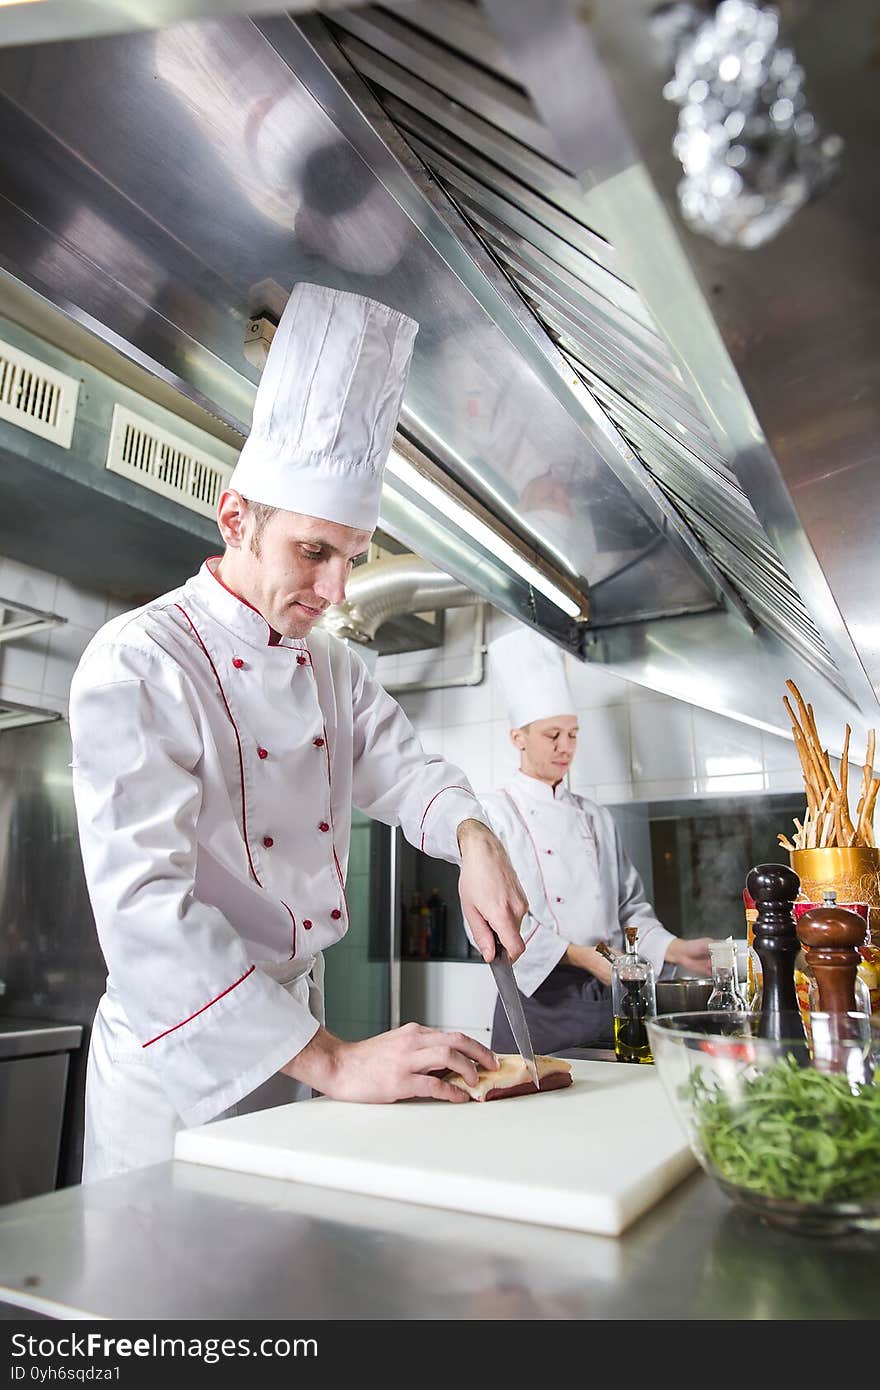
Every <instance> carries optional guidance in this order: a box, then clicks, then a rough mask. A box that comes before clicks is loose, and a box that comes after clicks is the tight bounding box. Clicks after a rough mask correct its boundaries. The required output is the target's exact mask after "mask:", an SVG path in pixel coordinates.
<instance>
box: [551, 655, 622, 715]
mask: <svg viewBox="0 0 880 1390" xmlns="http://www.w3.org/2000/svg"><path fill="white" fill-rule="evenodd" d="M565 664H566V669H567V672H568V683H569V685H570V687H571V693H572V695H573V696H574V702H575V704H576V706H577V708H578V709H579V710H580V709H595V708H596V707H597V706H599V705H625V704H626V703H627V702H628V700H629V698H630V695H631V693H632V691H633V686H632V684H631V683H630V682H629V681H625V680H624V679H623V677H622V676H616V675H615V674H614V673H613V672H612V671H607V670H605V668H604V667H603V666H601V665H599V664H598V663H597V662H590V661H578V659H577V657H573V656H570V655H568V654H566V658H565Z"/></svg>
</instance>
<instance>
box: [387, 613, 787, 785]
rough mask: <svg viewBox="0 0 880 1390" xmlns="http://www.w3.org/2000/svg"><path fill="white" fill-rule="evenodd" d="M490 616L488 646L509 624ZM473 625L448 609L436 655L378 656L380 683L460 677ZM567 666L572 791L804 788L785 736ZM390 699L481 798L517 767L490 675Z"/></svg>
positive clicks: (468, 616)
mask: <svg viewBox="0 0 880 1390" xmlns="http://www.w3.org/2000/svg"><path fill="white" fill-rule="evenodd" d="M487 616H488V621H487V637H488V638H489V640H491V638H492V636H493V633H495V632H496V631H498V630H501V629H502V628H504V629H506V628H507V627H509V619H507V618H502V617H501V615H499V614H497V613H496V612H495V611H494V610H491V611H490V612H489V613H488V615H487ZM474 619H475V610H473V609H467V608H459V609H451V610H449V612H448V613H447V614H446V643H445V646H444V648H443V650H442V653H438V652H410V653H405V654H402V655H400V656H382V657H380V658H379V660H378V662H377V664H376V677H377V679H379V680H380V681H382V683H383V684H384V685H386V687H388V688H389V689H392V690H394V689H395V687H396V686H397V685H399V684H401V683H403V682H407V683H408V682H411V681H418V680H438V679H451V678H455V677H460V676H462V675H464V674H465V673H466V672H467V671H468V670H469V669H470V666H471V661H472V642H473V630H474V629H473V625H474ZM566 660H567V663H568V674H569V681H570V684H571V689H572V694H573V695H574V698H575V702H576V704H577V709H578V714H579V716H580V729H581V735H580V744H579V748H578V753H577V757H576V759H575V762H574V764H573V768H572V773H571V786H572V790H573V791H576V792H580V793H581V794H582V795H584V796H589V797H592V798H593V799H594V800H596V801H601V802H606V803H615V802H624V801H649V800H655V799H660V798H665V797H683V796H697V795H699V796H727V795H734V794H737V793H742V792H765V791H797V790H799V789H801V787H802V786H803V782H802V778H801V771H800V763H799V762H798V758H797V754H796V752H795V749H794V745H793V743H792V742H791V740H790V739H786V738H782V737H778V736H776V735H773V734H766V733H762V732H761V731H760V730H758V729H753V728H750V727H749V726H748V725H745V724H740V723H739V722H738V721H736V720H733V719H727V718H725V717H723V716H721V715H716V714H710V713H709V712H708V711H706V710H702V709H697V708H696V707H695V706H693V705H689V704H685V703H684V701H682V700H675V699H672V698H670V697H668V696H665V695H658V694H657V693H656V692H654V691H651V690H647V689H645V688H644V687H643V686H639V685H634V684H632V683H631V682H629V681H625V680H623V679H621V677H619V676H615V675H612V674H610V673H609V672H607V671H604V670H602V669H601V668H598V667H595V666H590V665H585V664H584V663H583V662H580V661H576V660H575V659H574V658H571V657H567V658H566ZM397 698H398V699H399V700H400V703H401V704H402V705H403V707H404V709H405V710H406V712H407V714H408V715H409V716H410V718H411V719H412V721H413V723H414V725H415V727H416V729H417V730H418V732H419V735H420V737H421V739H422V742H423V743H424V745H425V747H426V748H428V749H430V750H431V751H434V752H442V753H443V754H444V756H445V757H447V758H449V759H450V760H451V761H452V762H454V763H457V764H458V765H459V766H460V767H462V768H464V770H465V772H466V773H467V775H468V777H469V778H470V780H471V783H472V785H473V787H474V789H475V791H477V792H478V793H479V792H484V791H491V790H494V789H495V788H497V787H499V786H500V785H502V783H503V782H504V781H505V780H506V779H507V778H508V777H509V776H510V774H511V772H513V771H514V770H515V768H516V766H517V760H516V756H515V752H514V749H513V748H512V746H511V744H510V740H509V737H508V723H507V717H506V709H505V706H504V700H503V698H502V696H501V694H500V692H499V691H498V690H497V689H495V688H494V687H493V685H492V683H491V682H490V680H489V679H488V677H487V678H486V679H485V680H484V681H483V683H482V684H481V685H478V686H471V687H452V688H449V689H445V690H429V691H421V692H414V693H412V694H399V695H398V697H397ZM780 702H781V696H780Z"/></svg>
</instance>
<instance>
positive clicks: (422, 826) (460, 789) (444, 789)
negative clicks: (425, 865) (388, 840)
mask: <svg viewBox="0 0 880 1390" xmlns="http://www.w3.org/2000/svg"><path fill="white" fill-rule="evenodd" d="M467 791H470V788H469V787H460V786H459V785H458V783H453V785H452V786H451V787H441V788H440V790H439V792H435V793H434V795H433V796H432V797H431V800H430V801H429V802H428V804H427V806H426V807H425V814H424V815H423V816H422V819H421V820H420V821H419V829H420V830H421V832H422V844H421V848H422V851H424V848H425V821H426V819H427V816H428V812H429V811H430V809H431V807H432V806H433V805H434V802H435V801H436V800H437V797H438V796H442V795H443V793H444V792H467ZM471 795H473V793H472V792H471Z"/></svg>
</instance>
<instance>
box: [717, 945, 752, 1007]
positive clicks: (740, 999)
mask: <svg viewBox="0 0 880 1390" xmlns="http://www.w3.org/2000/svg"><path fill="white" fill-rule="evenodd" d="M709 955H710V957H711V959H712V993H711V994H710V995H709V998H708V999H707V1000H706V1008H707V1009H730V1010H740V1011H743V1012H745V1011H746V1010H747V1009H748V1007H749V1005H748V1001H747V1000H746V998H745V996H744V995H743V994H742V992H741V990H740V986H739V981H738V978H737V962H736V947H735V945H734V943H733V941H732V940H727V941H713V942H711V944H710V946H709Z"/></svg>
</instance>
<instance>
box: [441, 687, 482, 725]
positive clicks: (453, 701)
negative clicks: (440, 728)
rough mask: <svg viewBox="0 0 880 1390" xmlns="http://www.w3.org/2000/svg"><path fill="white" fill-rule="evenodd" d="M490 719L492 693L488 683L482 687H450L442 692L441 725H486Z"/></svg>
mask: <svg viewBox="0 0 880 1390" xmlns="http://www.w3.org/2000/svg"><path fill="white" fill-rule="evenodd" d="M491 718H492V692H491V691H490V689H489V682H488V681H484V682H483V684H482V685H452V686H449V687H448V688H447V689H446V690H444V692H443V723H444V725H445V726H446V728H449V726H450V725H452V724H488V723H489V721H490V720H491Z"/></svg>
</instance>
